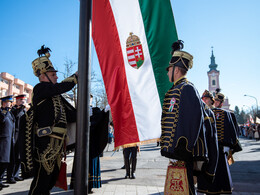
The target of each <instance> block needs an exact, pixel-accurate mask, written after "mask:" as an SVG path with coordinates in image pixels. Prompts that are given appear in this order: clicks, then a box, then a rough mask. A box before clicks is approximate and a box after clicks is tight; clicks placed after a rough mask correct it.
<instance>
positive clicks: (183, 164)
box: [169, 160, 185, 167]
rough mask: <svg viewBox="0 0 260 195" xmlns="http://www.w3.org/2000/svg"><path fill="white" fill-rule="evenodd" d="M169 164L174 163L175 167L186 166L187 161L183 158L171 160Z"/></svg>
mask: <svg viewBox="0 0 260 195" xmlns="http://www.w3.org/2000/svg"><path fill="white" fill-rule="evenodd" d="M169 165H172V166H174V167H185V162H184V161H181V160H178V161H176V162H171V161H170V162H169Z"/></svg>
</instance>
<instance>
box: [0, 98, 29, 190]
mask: <svg viewBox="0 0 260 195" xmlns="http://www.w3.org/2000/svg"><path fill="white" fill-rule="evenodd" d="M14 99H16V102H15V105H12V104H13V100H14ZM25 103H26V95H24V94H21V95H17V96H15V97H13V96H12V95H10V96H6V97H2V98H1V108H0V190H2V188H5V187H9V185H8V184H15V183H16V182H18V181H22V180H23V179H24V178H26V175H24V169H23V167H22V166H21V155H22V153H23V147H22V141H23V140H22V139H21V138H22V133H23V132H21V131H20V129H21V127H20V120H21V118H22V116H23V115H24V114H25V112H26V108H25ZM21 171H22V175H20V172H21ZM5 174H6V183H4V176H5Z"/></svg>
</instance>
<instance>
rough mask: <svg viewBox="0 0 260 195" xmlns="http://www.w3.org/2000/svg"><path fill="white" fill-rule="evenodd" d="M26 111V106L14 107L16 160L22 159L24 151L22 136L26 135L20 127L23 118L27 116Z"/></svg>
mask: <svg viewBox="0 0 260 195" xmlns="http://www.w3.org/2000/svg"><path fill="white" fill-rule="evenodd" d="M25 112H26V109H25V107H24V106H21V107H19V108H18V107H17V106H14V107H12V113H13V115H14V117H15V133H14V154H15V159H20V158H21V156H20V154H21V151H22V150H23V145H22V144H21V135H22V134H24V133H23V132H21V131H22V129H21V126H20V122H21V117H22V116H23V115H24V114H25Z"/></svg>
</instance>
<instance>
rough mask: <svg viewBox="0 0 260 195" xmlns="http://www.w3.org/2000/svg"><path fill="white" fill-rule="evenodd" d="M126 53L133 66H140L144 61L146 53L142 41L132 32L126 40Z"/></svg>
mask: <svg viewBox="0 0 260 195" xmlns="http://www.w3.org/2000/svg"><path fill="white" fill-rule="evenodd" d="M126 53H127V59H128V63H129V64H130V66H132V67H133V68H136V69H138V68H140V67H141V66H142V65H143V63H144V53H143V47H142V44H141V41H140V39H139V37H138V36H136V35H133V33H132V32H131V33H130V36H129V37H128V38H127V40H126Z"/></svg>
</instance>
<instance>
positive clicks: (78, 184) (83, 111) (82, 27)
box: [74, 0, 92, 195]
mask: <svg viewBox="0 0 260 195" xmlns="http://www.w3.org/2000/svg"><path fill="white" fill-rule="evenodd" d="M91 16H92V0H80V21H79V57H78V103H77V133H76V154H75V158H74V160H76V167H75V168H76V170H75V187H74V193H75V194H76V195H81V194H84V195H85V194H88V167H89V134H90V128H89V122H90V119H89V91H90V89H89V86H90V72H91V71H90V64H91V63H90V62H91Z"/></svg>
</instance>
